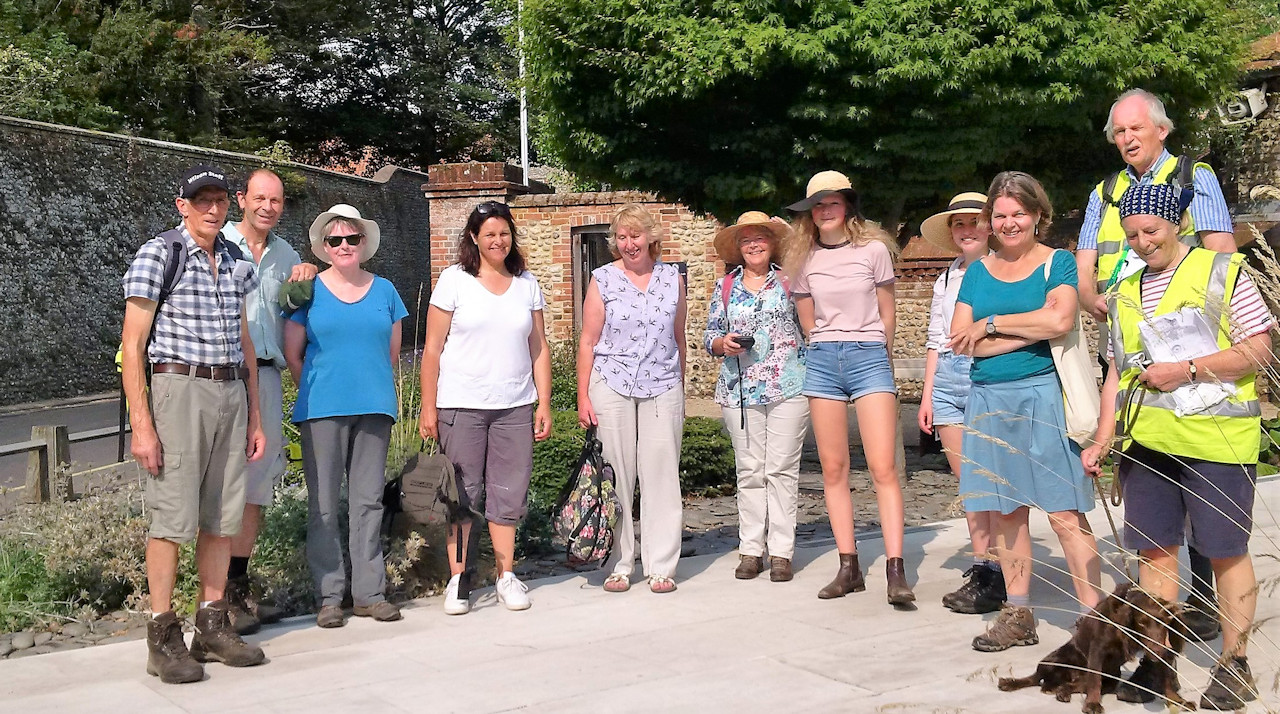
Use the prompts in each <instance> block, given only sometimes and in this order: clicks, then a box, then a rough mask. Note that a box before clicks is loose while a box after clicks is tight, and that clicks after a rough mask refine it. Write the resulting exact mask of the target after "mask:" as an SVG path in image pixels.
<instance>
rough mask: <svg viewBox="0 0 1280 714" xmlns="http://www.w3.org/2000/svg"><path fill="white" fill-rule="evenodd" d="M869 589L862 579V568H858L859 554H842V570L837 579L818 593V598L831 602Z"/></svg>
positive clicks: (838, 572)
mask: <svg viewBox="0 0 1280 714" xmlns="http://www.w3.org/2000/svg"><path fill="white" fill-rule="evenodd" d="M866 589H867V581H866V580H864V579H863V578H862V568H860V567H858V554H857V553H841V554H840V570H839V571H837V572H836V579H835V580H832V581H831V582H830V583H828V584H827V586H826V587H825V588H823V589H821V590H819V591H818V597H819V598H822V599H823V600H830V599H831V598H833V597H844V596H845V595H847V594H849V593H860V592H862V591H863V590H866Z"/></svg>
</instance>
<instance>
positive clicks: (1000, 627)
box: [973, 604, 1040, 652]
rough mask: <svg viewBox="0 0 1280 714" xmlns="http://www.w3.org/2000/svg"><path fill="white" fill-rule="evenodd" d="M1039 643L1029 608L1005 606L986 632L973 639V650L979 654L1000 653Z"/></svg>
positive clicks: (1034, 621) (1034, 622)
mask: <svg viewBox="0 0 1280 714" xmlns="http://www.w3.org/2000/svg"><path fill="white" fill-rule="evenodd" d="M1039 643H1040V637H1039V636H1038V635H1036V618H1035V616H1034V615H1032V614H1031V608H1029V607H1017V606H1016V605H1008V604H1006V605H1005V606H1004V607H1002V608H1000V614H999V615H996V619H994V620H992V621H991V624H990V625H989V626H988V627H987V631H986V632H984V633H982V634H981V635H978V636H977V637H975V638H973V648H974V649H975V650H978V651H979V652H1001V651H1003V650H1007V649H1009V648H1010V647H1021V646H1024V645H1035V644H1039Z"/></svg>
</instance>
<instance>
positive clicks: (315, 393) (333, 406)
mask: <svg viewBox="0 0 1280 714" xmlns="http://www.w3.org/2000/svg"><path fill="white" fill-rule="evenodd" d="M408 314H409V311H408V310H406V309H405V307H404V301H402V300H401V299H400V294H399V293H397V292H396V289H395V286H393V285H392V284H391V282H390V281H388V280H387V279H386V278H379V277H377V276H374V278H373V284H372V285H370V286H369V291H368V292H366V293H365V294H364V297H362V298H360V299H359V300H357V301H355V302H353V303H345V302H343V301H341V300H339V299H338V298H337V297H335V296H334V294H333V293H331V292H329V289H328V288H327V287H325V284H324V281H323V280H320V279H319V278H317V279H316V281H315V296H314V297H313V298H312V300H311V304H310V305H307V306H306V307H304V308H301V309H299V310H297V311H295V312H294V313H293V314H292V315H290V316H289V319H290V320H292V321H294V322H297V323H299V324H302V325H306V327H307V353H306V357H305V358H304V359H303V362H302V378H301V382H302V383H301V384H299V385H298V401H297V403H296V404H295V405H294V407H293V421H294V423H297V422H302V421H307V420H308V419H320V418H323V417H333V416H355V415H359V414H386V415H387V416H389V417H392V418H395V417H396V415H397V414H398V410H397V408H396V387H395V378H394V377H393V376H392V371H391V326H392V325H394V324H395V323H396V322H398V321H400V320H402V319H404V318H405V316H407V315H408Z"/></svg>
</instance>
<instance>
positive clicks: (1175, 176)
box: [1102, 154, 1196, 210]
mask: <svg viewBox="0 0 1280 714" xmlns="http://www.w3.org/2000/svg"><path fill="white" fill-rule="evenodd" d="M1177 161H1178V163H1177V164H1176V166H1175V167H1174V170H1173V173H1171V174H1169V177H1168V178H1167V179H1165V183H1166V184H1168V185H1170V186H1173V187H1174V188H1177V189H1180V190H1181V191H1182V201H1181V204H1182V206H1183V207H1184V210H1185V207H1186V206H1190V205H1191V199H1192V198H1193V197H1194V196H1195V168H1196V165H1195V162H1194V161H1192V160H1191V159H1190V158H1189V157H1188V156H1186V155H1185V154H1184V155H1182V156H1179V157H1178V160H1177ZM1125 170H1126V171H1127V170H1128V169H1125ZM1122 173H1124V171H1117V172H1115V173H1113V174H1111V175H1110V176H1108V177H1107V180H1106V183H1104V184H1102V202H1103V204H1104V206H1103V208H1104V210H1105V208H1106V206H1114V207H1116V208H1119V207H1120V196H1116V195H1115V192H1116V184H1117V183H1119V181H1120V174H1122Z"/></svg>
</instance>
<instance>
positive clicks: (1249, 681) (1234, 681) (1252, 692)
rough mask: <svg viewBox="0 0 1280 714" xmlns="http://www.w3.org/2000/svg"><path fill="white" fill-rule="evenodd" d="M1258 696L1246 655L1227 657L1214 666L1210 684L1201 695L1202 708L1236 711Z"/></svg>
mask: <svg viewBox="0 0 1280 714" xmlns="http://www.w3.org/2000/svg"><path fill="white" fill-rule="evenodd" d="M1257 698H1258V693H1257V690H1256V689H1255V688H1254V683H1253V673H1252V672H1250V671H1249V661H1248V660H1247V659H1245V658H1244V657H1226V658H1224V659H1223V660H1222V661H1219V662H1218V663H1217V664H1215V665H1214V666H1213V676H1212V678H1211V679H1210V680H1209V686H1208V687H1207V688H1206V689H1205V690H1204V695H1203V696H1201V697H1200V708H1201V709H1210V710H1213V711H1220V712H1226V711H1234V710H1236V709H1244V708H1245V705H1247V704H1248V703H1249V702H1251V701H1253V700H1255V699H1257Z"/></svg>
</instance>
